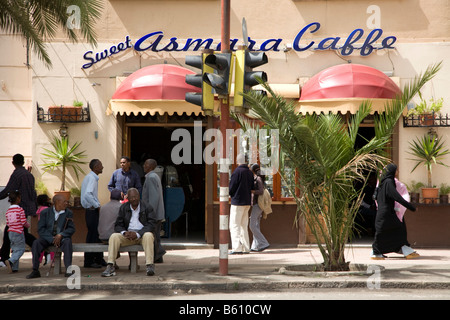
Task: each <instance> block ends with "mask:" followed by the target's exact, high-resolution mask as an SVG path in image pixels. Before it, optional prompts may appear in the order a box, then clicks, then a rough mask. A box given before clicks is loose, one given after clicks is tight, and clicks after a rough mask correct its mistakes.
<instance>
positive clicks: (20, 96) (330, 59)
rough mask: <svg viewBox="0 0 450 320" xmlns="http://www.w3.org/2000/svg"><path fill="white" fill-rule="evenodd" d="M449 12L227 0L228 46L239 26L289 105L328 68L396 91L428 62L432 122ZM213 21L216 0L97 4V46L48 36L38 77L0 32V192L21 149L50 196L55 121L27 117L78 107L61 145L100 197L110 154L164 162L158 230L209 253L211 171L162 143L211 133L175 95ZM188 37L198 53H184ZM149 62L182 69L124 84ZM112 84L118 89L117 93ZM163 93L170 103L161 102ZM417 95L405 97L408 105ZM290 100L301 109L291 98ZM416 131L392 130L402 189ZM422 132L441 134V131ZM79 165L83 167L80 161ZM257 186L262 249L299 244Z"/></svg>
mask: <svg viewBox="0 0 450 320" xmlns="http://www.w3.org/2000/svg"><path fill="white" fill-rule="evenodd" d="M269 8H270V9H269ZM449 17H450V3H449V1H448V0H417V1H406V0H400V1H378V2H375V3H374V2H373V1H360V0H345V1H344V0H342V1H340V0H327V1H305V0H277V1H270V0H259V1H257V0H250V1H231V21H230V22H231V39H232V40H231V46H232V49H236V48H237V46H238V45H241V44H242V43H243V40H242V37H243V35H242V34H243V32H242V19H243V18H245V20H246V25H247V33H248V37H249V46H250V47H251V49H254V50H263V51H265V52H266V54H267V56H268V59H269V62H268V63H267V64H266V65H264V66H263V67H261V69H262V70H264V71H265V72H266V73H267V76H268V83H269V84H270V85H272V86H273V88H275V90H276V91H278V92H279V93H280V94H281V95H283V96H284V97H285V98H287V99H293V100H295V101H299V99H300V92H301V89H302V87H303V86H304V85H306V84H307V83H308V81H309V80H310V79H311V78H313V77H314V76H315V75H316V74H318V73H320V72H321V71H323V70H326V69H328V68H330V67H333V66H337V65H343V64H355V65H364V66H367V67H370V68H373V69H376V70H378V71H380V72H382V73H383V74H384V75H386V77H387V78H390V79H391V80H392V81H393V82H394V83H396V84H397V85H398V87H399V88H403V86H404V85H405V84H407V83H408V82H409V81H411V80H412V79H414V77H416V76H417V75H418V74H420V73H422V72H423V71H424V70H425V69H426V68H427V67H428V66H429V65H431V64H434V63H437V62H440V61H442V62H443V66H442V69H441V71H440V72H439V73H438V74H437V76H436V77H435V78H434V79H433V80H432V81H431V82H430V83H428V84H427V85H426V86H425V87H424V89H423V91H422V92H421V93H422V97H423V98H424V99H426V100H428V99H430V98H433V97H434V98H437V99H439V98H443V99H444V107H443V109H442V110H441V112H442V113H444V114H445V113H447V112H448V111H449V108H450V106H449V105H448V103H447V101H449V100H450V92H449V91H448V89H447V88H448V87H449V85H450V78H449V74H450V44H449V40H450V19H449ZM220 19H221V2H220V1H219V0H199V1H184V0H173V1H162V0H152V1H144V0H135V1H124V0H109V1H106V0H105V1H104V10H103V15H102V18H101V19H99V21H98V23H97V26H96V32H97V35H98V46H97V47H95V48H93V47H92V46H90V45H88V44H86V43H77V44H73V43H70V42H68V41H67V40H66V39H65V38H64V37H63V35H61V37H59V38H56V39H55V40H54V41H52V42H49V43H47V50H48V53H49V55H50V57H51V60H52V63H53V68H51V69H47V68H46V67H45V66H44V64H43V63H42V62H40V61H39V60H38V59H37V57H36V56H35V55H34V54H33V52H30V51H29V50H27V46H26V43H25V41H23V40H21V38H18V37H14V36H12V35H9V34H5V33H1V34H0V38H1V40H2V41H0V46H1V49H2V50H1V55H2V63H1V65H0V75H1V77H0V81H1V83H0V86H1V90H0V110H1V112H2V117H0V143H1V148H0V163H1V165H2V168H3V170H1V172H0V185H2V186H4V185H6V183H7V181H8V178H9V175H10V174H11V172H12V170H13V167H12V165H11V158H12V156H13V155H14V154H15V153H22V154H23V155H24V156H25V157H26V159H27V161H28V162H29V163H30V164H32V166H33V171H32V172H33V174H34V175H35V177H36V179H37V180H38V181H42V182H43V183H44V184H45V185H46V186H47V188H48V189H49V191H50V193H52V192H53V191H54V190H57V189H58V188H59V185H60V180H59V179H60V172H58V171H56V172H54V173H45V174H44V173H43V170H42V167H41V164H42V163H43V157H42V152H43V148H48V147H49V146H50V139H51V136H52V134H59V131H60V128H61V125H62V123H61V122H54V121H45V120H46V118H45V117H42V114H40V112H41V113H44V114H47V113H48V108H49V107H51V106H61V105H71V104H72V102H73V101H74V100H77V101H81V102H83V103H84V106H83V107H84V108H86V107H88V109H86V111H89V118H87V116H86V117H84V116H83V121H74V122H71V123H69V122H68V123H66V126H67V131H68V136H69V141H70V142H71V143H74V142H76V141H81V142H82V143H81V149H83V150H85V151H86V154H87V155H88V158H87V161H89V160H90V159H93V158H98V159H100V160H101V161H102V163H103V165H104V170H103V173H102V174H101V176H100V180H99V196H100V200H101V203H102V204H103V203H106V202H107V201H108V200H109V192H108V189H107V184H108V182H109V179H110V177H111V174H112V172H113V171H114V170H115V169H117V168H118V167H119V160H120V157H121V156H122V155H127V156H129V157H130V158H131V159H132V161H133V162H134V164H133V165H134V166H135V168H137V169H138V170H141V169H139V168H140V165H142V162H143V160H145V158H147V157H152V158H155V159H156V160H158V162H159V164H161V165H162V166H163V167H165V168H169V169H175V170H176V178H177V179H178V186H179V187H181V188H183V191H184V196H185V199H184V208H183V210H182V211H183V214H182V215H181V216H178V217H176V222H174V223H173V224H172V226H171V229H170V230H166V231H168V232H169V233H170V236H174V237H175V236H186V237H187V238H194V237H195V238H200V239H202V241H206V242H207V243H214V244H216V245H217V244H218V220H219V219H218V214H219V213H218V212H219V199H218V191H217V179H218V178H217V174H216V171H217V167H216V166H215V165H208V164H205V162H204V161H200V162H199V161H196V159H195V156H194V153H195V150H197V151H198V150H199V149H198V148H200V150H203V149H204V148H205V142H204V141H202V140H201V139H200V140H195V139H193V141H197V142H198V141H200V144H201V145H198V144H197V145H195V143H193V145H192V152H193V155H192V161H190V162H189V163H182V164H175V163H173V161H172V160H173V159H172V155H173V154H172V152H173V150H174V148H175V149H176V148H177V145H178V144H179V143H180V141H179V140H177V139H176V138H175V136H174V132H176V130H177V129H184V130H186V131H185V132H189V134H190V135H191V136H192V137H194V136H195V134H199V135H200V136H202V135H203V133H204V132H205V130H207V129H208V128H214V127H217V121H218V117H215V116H209V115H205V114H204V113H202V110H201V108H200V107H196V106H194V105H192V104H189V103H187V102H185V101H184V100H183V98H182V96H183V94H184V91H186V90H187V89H188V88H187V87H186V86H185V84H182V83H181V84H180V82H179V78H180V77H182V76H183V75H184V74H185V73H188V72H197V71H198V70H195V69H194V68H192V67H190V66H187V65H186V64H185V57H186V56H187V55H195V54H200V52H201V50H202V49H203V48H204V47H205V46H206V45H209V46H210V48H212V49H216V48H217V47H218V45H219V43H220V38H221V22H220ZM198 43H203V47H198V48H197V44H198ZM374 47H375V48H374ZM157 65H158V66H164V65H170V66H177V67H180V68H181V69H179V70H181V71H177V72H176V74H175V75H174V74H173V73H171V72H169V71H165V69H164V68H162V67H161V68H159V70H158V71H155V70H153V71H149V73H145V72H143V73H142V74H141V75H140V76H139V77H138V80H137V82H132V81H131V78H130V77H132V76H133V75H136V72H139V70H143V69H144V68H146V67H149V66H157ZM161 70H162V71H161ZM183 72H184V74H183ZM167 78H168V79H169V80H167ZM176 79H178V80H176ZM124 83H125V84H126V85H128V86H130V88H129V89H130V90H128V91H126V92H125V91H124V92H122V91H123V90H122V89H123V88H124V87H122V88H121V87H120V86H121V85H122V84H124ZM136 83H141V85H142V92H143V93H142V94H137V93H136V92H137V90H134V91H133V88H134V89H136V87H133V86H136ZM120 90H122V91H121V92H119V91H120ZM183 90H184V91H183ZM178 91H179V92H178ZM173 92H178V95H175V96H170V94H171V93H173ZM119 93H120V94H119ZM117 97H119V98H117ZM180 97H181V98H180ZM345 98H352V97H345ZM419 101H420V98H419V97H416V99H415V100H414V101H412V103H413V104H414V103H416V104H417V103H418V102H419ZM298 103H299V107H300V105H301V101H299V102H298ZM413 104H412V106H413ZM322 107H324V106H322ZM313 108H314V106H313ZM318 108H319V109H318V112H320V111H330V110H329V109H327V107H326V106H325V107H324V108H325V109H320V107H318ZM300 110H301V107H300ZM338 111H339V112H341V113H342V114H344V115H346V114H348V115H349V114H351V112H352V111H351V110H350V108H349V107H345V106H343V107H342V108H340V109H339V110H338ZM47 120H48V119H47ZM85 120H86V121H85ZM88 120H89V121H88ZM233 125H235V124H233ZM366 127H367V128H369V129H365V130H366V131H365V132H367V133H363V134H367V135H368V137H370V134H371V133H370V132H371V131H370V130H371V129H370V127H371V124H370V121H367V125H366ZM234 128H236V127H234ZM427 130H428V128H426V129H425V128H420V127H417V128H416V127H405V126H404V125H403V123H401V122H400V123H399V124H398V126H397V129H396V133H395V135H394V137H393V140H392V141H393V143H392V146H393V149H392V158H393V160H394V161H395V162H396V163H397V164H398V166H399V178H400V180H402V181H404V182H406V183H410V182H411V181H412V180H415V181H423V182H425V181H426V171H425V170H421V169H418V170H416V171H414V173H413V174H411V173H410V171H411V169H412V168H413V166H414V162H412V161H410V160H408V154H407V152H408V145H409V142H410V141H412V140H413V139H414V138H415V137H417V136H421V135H423V134H424V133H426V132H427ZM435 130H436V131H437V134H438V135H439V136H443V137H444V138H448V135H449V131H448V128H445V127H438V128H435ZM178 132H180V131H178ZM175 134H176V133H175ZM445 140H448V139H445ZM196 148H197V149H196ZM446 160H447V161H446ZM446 160H444V162H447V163H450V159H446ZM83 168H84V169H85V171H86V173H87V172H88V171H89V169H88V166H87V165H85V166H84V167H83ZM168 171H169V170H168ZM68 174H69V178H68V187H69V188H71V187H77V186H78V187H79V186H80V185H81V179H80V181H78V180H77V179H76V177H75V175H74V174H73V172H70V171H69V172H68ZM141 174H142V172H141ZM433 176H434V183H435V184H436V185H439V184H441V183H446V182H447V180H448V178H449V177H450V171H449V170H448V168H446V167H443V166H437V167H436V168H434V170H433ZM168 177H169V176H168ZM166 183H167V184H169V183H170V181H166ZM269 184H270V187H271V189H272V191H273V193H274V203H273V209H274V212H273V213H272V214H271V215H270V216H269V217H268V220H266V221H263V223H262V225H263V226H262V228H263V232H264V233H265V234H267V238H268V240H269V242H271V243H273V244H280V245H292V244H298V243H304V242H307V241H308V237H307V232H306V230H305V228H304V226H302V224H300V225H296V224H294V220H295V216H296V208H295V205H294V203H293V201H292V199H291V198H290V197H289V193H288V192H287V191H286V188H285V187H284V186H283V182H282V181H281V179H280V178H279V176H276V175H275V176H274V177H272V178H270V179H269ZM186 212H187V213H186ZM269 226H270V227H269Z"/></svg>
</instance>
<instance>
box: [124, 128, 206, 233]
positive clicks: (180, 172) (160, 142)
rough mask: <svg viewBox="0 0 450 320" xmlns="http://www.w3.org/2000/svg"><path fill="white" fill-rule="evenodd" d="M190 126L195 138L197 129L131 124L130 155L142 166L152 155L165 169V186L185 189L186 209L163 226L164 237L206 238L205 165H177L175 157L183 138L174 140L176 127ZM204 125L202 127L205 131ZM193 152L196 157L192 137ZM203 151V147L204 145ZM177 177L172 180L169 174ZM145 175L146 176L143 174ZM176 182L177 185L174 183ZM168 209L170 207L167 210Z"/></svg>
mask: <svg viewBox="0 0 450 320" xmlns="http://www.w3.org/2000/svg"><path fill="white" fill-rule="evenodd" d="M180 128H182V129H186V130H187V131H189V133H190V135H191V137H194V128H193V127H192V126H191V127H188V126H187V127H182V124H180V126H149V127H144V126H143V127H139V126H134V127H130V131H129V132H130V155H131V160H132V162H134V163H135V164H134V165H135V166H137V167H138V169H139V167H142V165H143V163H144V161H145V160H146V159H149V158H152V159H155V160H156V161H157V162H158V165H160V166H162V167H163V168H164V174H163V177H162V184H163V188H164V190H165V192H166V190H167V189H166V188H169V187H172V186H176V187H177V188H180V187H181V188H182V189H183V191H184V198H185V202H184V208H183V210H182V214H181V215H180V216H179V217H178V218H177V219H176V220H174V221H172V222H171V223H167V222H166V225H165V226H163V228H164V230H165V231H166V233H165V234H164V236H163V238H164V237H165V238H170V239H171V240H189V241H205V164H204V162H203V161H202V163H201V164H194V159H191V161H190V163H181V164H174V163H173V162H172V160H171V152H172V149H173V148H174V147H175V146H176V145H178V144H179V143H180V141H171V138H172V133H173V132H174V131H175V130H176V129H180ZM203 131H204V128H203V129H202V134H203ZM191 140H192V148H191V150H192V151H191V154H192V158H193V152H194V151H193V150H194V148H193V143H194V139H193V138H192V139H191ZM197 140H198V139H197ZM202 150H203V146H202ZM174 171H175V172H176V173H175V175H176V177H175V178H174V179H171V182H168V179H166V177H168V175H170V174H171V177H172V176H174V174H173V172H174ZM142 177H143V176H142ZM172 183H173V185H172ZM166 212H167V210H166Z"/></svg>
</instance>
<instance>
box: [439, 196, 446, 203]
mask: <svg viewBox="0 0 450 320" xmlns="http://www.w3.org/2000/svg"><path fill="white" fill-rule="evenodd" d="M439 203H448V194H441V195H440V196H439Z"/></svg>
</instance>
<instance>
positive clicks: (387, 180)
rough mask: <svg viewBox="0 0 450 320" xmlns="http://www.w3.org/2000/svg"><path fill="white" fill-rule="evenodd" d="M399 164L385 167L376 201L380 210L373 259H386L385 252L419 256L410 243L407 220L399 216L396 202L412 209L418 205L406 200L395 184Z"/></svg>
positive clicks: (376, 220) (377, 218) (376, 225)
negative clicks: (407, 233) (407, 234)
mask: <svg viewBox="0 0 450 320" xmlns="http://www.w3.org/2000/svg"><path fill="white" fill-rule="evenodd" d="M396 172H397V166H396V165H395V164H393V163H391V164H389V165H387V166H386V167H385V168H384V169H383V173H382V176H381V180H380V184H379V186H378V192H377V195H376V201H377V205H378V211H377V215H376V218H375V240H374V243H373V244H372V249H373V251H372V255H371V259H374V260H380V259H384V258H385V256H384V254H385V253H389V252H396V253H400V254H403V255H404V256H405V258H407V259H411V258H416V257H418V256H419V254H418V253H417V252H415V251H414V250H413V249H412V248H411V247H410V245H409V243H408V240H407V236H406V225H405V221H404V220H403V219H402V220H400V219H399V218H398V217H397V214H396V211H395V202H398V203H399V204H401V205H402V206H404V207H406V208H407V209H409V210H411V211H416V207H415V206H414V205H413V204H411V203H410V202H408V201H406V200H405V199H404V198H403V197H402V196H401V195H400V194H399V193H398V191H397V189H396V185H395V174H396Z"/></svg>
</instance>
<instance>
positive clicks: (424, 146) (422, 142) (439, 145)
mask: <svg viewBox="0 0 450 320" xmlns="http://www.w3.org/2000/svg"><path fill="white" fill-rule="evenodd" d="M409 150H410V151H409V152H408V153H409V154H411V155H412V156H414V158H410V159H408V160H413V161H415V162H416V165H415V166H414V168H413V169H412V170H411V172H413V171H414V170H416V168H417V167H418V166H419V165H421V164H423V165H424V166H425V167H426V169H427V171H428V187H430V188H431V187H432V186H433V184H432V181H431V173H432V166H433V164H440V165H442V166H446V167H448V166H447V165H446V164H444V163H443V162H442V161H441V158H442V157H443V156H445V155H447V154H449V153H450V151H449V150H448V149H445V150H444V142H443V141H442V138H441V137H435V136H433V135H428V134H425V135H424V136H423V137H422V138H417V139H416V140H413V141H412V142H409Z"/></svg>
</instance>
